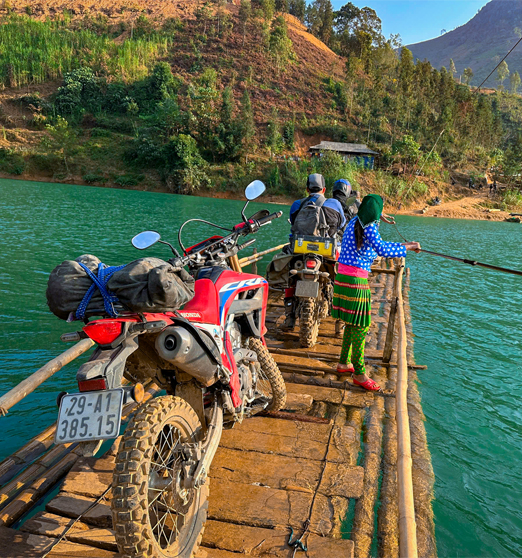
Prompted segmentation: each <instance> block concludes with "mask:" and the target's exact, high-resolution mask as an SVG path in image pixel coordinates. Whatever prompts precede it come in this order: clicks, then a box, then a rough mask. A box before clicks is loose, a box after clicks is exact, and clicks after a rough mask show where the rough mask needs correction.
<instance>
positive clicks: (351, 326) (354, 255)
mask: <svg viewBox="0 0 522 558" xmlns="http://www.w3.org/2000/svg"><path fill="white" fill-rule="evenodd" d="M383 205H384V203H383V200H382V198H381V196H377V195H375V194H370V195H369V196H365V198H364V199H363V201H362V203H361V206H360V208H359V212H358V214H357V215H356V216H355V217H354V218H353V219H352V220H351V221H350V222H349V223H348V225H347V226H346V230H345V232H344V235H343V243H342V246H341V253H340V256H339V269H338V272H337V275H336V277H335V284H334V298H333V306H332V316H333V317H334V318H336V319H338V320H342V321H343V322H344V323H345V328H344V335H343V344H342V348H341V355H340V358H339V364H338V365H337V373H338V374H352V378H353V382H354V383H355V384H356V385H358V386H361V387H363V388H365V389H367V390H370V391H380V390H381V388H380V386H379V385H378V384H377V383H376V382H374V381H373V380H372V379H371V378H369V377H368V376H367V375H366V370H365V368H364V345H365V340H366V335H367V333H368V330H369V329H370V323H371V295H370V287H369V285H368V273H369V272H370V269H371V266H372V264H373V262H374V260H375V258H376V257H377V256H382V257H385V258H405V257H406V251H407V250H414V251H416V252H418V251H419V250H420V244H419V243H418V242H406V243H403V244H401V243H399V242H384V240H382V238H381V235H380V234H379V222H380V219H381V218H382V217H383ZM350 362H351V363H352V364H349V363H350Z"/></svg>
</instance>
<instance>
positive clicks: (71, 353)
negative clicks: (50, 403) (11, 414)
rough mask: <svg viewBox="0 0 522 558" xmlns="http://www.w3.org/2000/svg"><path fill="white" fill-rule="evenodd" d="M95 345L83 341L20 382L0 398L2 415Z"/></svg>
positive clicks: (92, 342)
mask: <svg viewBox="0 0 522 558" xmlns="http://www.w3.org/2000/svg"><path fill="white" fill-rule="evenodd" d="M93 345H94V341H93V340H92V339H82V340H81V341H80V342H79V343H76V345H74V346H73V347H71V348H70V349H67V350H66V351H65V352H63V353H62V354H61V355H59V356H57V357H56V358H53V360H50V361H49V362H48V363H47V364H45V365H44V366H42V367H41V368H40V369H39V370H37V371H36V372H35V373H34V374H31V375H30V376H29V377H28V378H26V379H25V380H23V381H22V382H20V383H19V384H18V385H17V386H15V387H14V388H13V389H11V390H10V391H8V392H7V393H5V394H4V395H2V397H0V415H1V416H5V415H6V414H7V411H8V410H9V409H10V408H11V407H13V406H14V405H16V404H17V403H18V402H19V401H21V400H22V399H23V398H24V397H26V396H27V395H29V394H30V393H32V392H33V391H34V390H35V389H36V388H37V387H38V386H39V385H41V384H43V382H45V380H47V379H48V378H50V377H51V376H52V375H53V374H55V373H56V372H58V370H61V369H62V368H63V367H64V366H65V365H66V364H69V362H71V361H73V360H74V359H75V358H77V357H79V356H80V355H81V354H83V353H85V352H86V351H88V350H89V349H90V348H91V347H92V346H93Z"/></svg>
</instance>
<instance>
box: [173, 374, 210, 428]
mask: <svg viewBox="0 0 522 558" xmlns="http://www.w3.org/2000/svg"><path fill="white" fill-rule="evenodd" d="M183 375H184V374H183ZM176 377H177V378H179V376H178V375H176ZM189 377H190V376H189ZM175 395H176V396H177V397H181V399H184V400H185V401H186V402H187V403H188V404H189V405H190V406H191V407H192V408H193V409H194V411H196V414H197V415H198V418H199V421H200V422H201V426H202V427H203V431H204V432H206V430H207V419H206V417H205V409H204V402H203V390H202V389H201V386H200V385H199V384H198V383H197V382H196V380H193V379H191V380H190V381H188V382H180V383H178V384H177V385H176V391H175Z"/></svg>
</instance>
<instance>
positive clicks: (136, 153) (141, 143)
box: [124, 136, 165, 168]
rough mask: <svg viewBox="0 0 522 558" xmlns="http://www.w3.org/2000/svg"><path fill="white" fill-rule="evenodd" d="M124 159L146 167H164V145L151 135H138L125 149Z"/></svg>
mask: <svg viewBox="0 0 522 558" xmlns="http://www.w3.org/2000/svg"><path fill="white" fill-rule="evenodd" d="M124 159H125V160H126V161H127V162H129V163H131V164H135V165H138V166H141V167H145V168H147V167H149V168H154V167H160V168H163V167H164V166H165V154H164V152H163V148H162V146H161V145H158V143H157V142H155V141H154V140H153V139H152V138H151V137H149V136H138V137H137V138H136V139H134V140H133V141H132V142H131V144H130V147H129V148H128V149H127V150H126V151H125V154H124Z"/></svg>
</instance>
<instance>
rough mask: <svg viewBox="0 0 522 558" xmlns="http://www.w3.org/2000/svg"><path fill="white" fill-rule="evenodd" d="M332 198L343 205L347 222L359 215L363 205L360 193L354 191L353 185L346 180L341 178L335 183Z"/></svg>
mask: <svg viewBox="0 0 522 558" xmlns="http://www.w3.org/2000/svg"><path fill="white" fill-rule="evenodd" d="M332 197H333V198H335V199H336V200H337V201H338V202H339V203H340V204H341V206H342V208H343V211H344V215H345V216H346V221H347V222H348V221H350V220H351V219H353V218H354V217H355V216H356V215H357V210H358V209H359V206H360V205H361V202H360V201H359V193H358V192H355V191H354V190H352V185H351V184H350V182H348V180H346V178H339V180H336V181H335V182H334V185H333V190H332Z"/></svg>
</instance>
